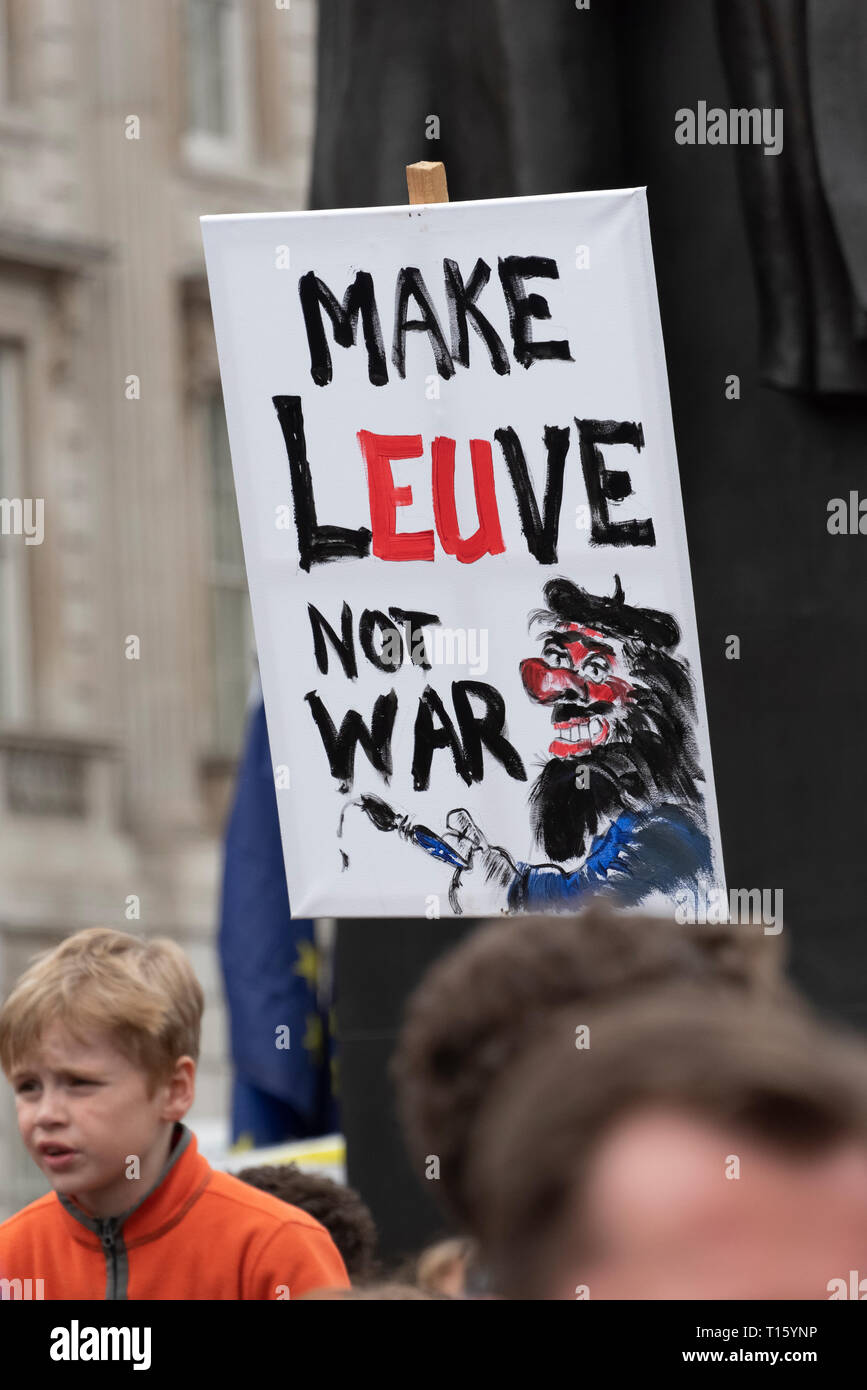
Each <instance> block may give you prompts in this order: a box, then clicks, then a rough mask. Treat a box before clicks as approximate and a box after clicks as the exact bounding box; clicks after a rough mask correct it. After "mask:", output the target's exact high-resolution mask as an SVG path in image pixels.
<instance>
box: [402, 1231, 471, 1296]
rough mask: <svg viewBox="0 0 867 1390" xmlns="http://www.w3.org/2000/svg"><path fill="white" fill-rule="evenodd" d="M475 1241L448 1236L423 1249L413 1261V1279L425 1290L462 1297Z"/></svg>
mask: <svg viewBox="0 0 867 1390" xmlns="http://www.w3.org/2000/svg"><path fill="white" fill-rule="evenodd" d="M475 1253H476V1247H475V1242H474V1241H470V1240H466V1239H463V1238H462V1237H460V1236H452V1237H450V1238H449V1239H447V1240H439V1241H437V1242H436V1243H435V1244H434V1245H429V1246H427V1247H426V1249H424V1250H423V1251H422V1252H421V1254H420V1255H419V1256H418V1257H417V1258H416V1261H415V1270H414V1274H415V1280H414V1282H415V1283H416V1284H417V1285H418V1287H419V1288H420V1289H426V1290H427V1291H428V1292H429V1293H440V1294H445V1295H446V1296H447V1297H448V1298H463V1297H464V1295H465V1294H466V1292H467V1272H468V1270H469V1268H470V1265H471V1262H472V1260H473V1258H474V1256H475Z"/></svg>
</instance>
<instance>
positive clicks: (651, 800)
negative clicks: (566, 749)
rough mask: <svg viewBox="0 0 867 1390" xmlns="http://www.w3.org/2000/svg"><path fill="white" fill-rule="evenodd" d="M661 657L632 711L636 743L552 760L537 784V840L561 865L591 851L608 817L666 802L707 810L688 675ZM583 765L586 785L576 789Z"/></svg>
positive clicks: (629, 727)
mask: <svg viewBox="0 0 867 1390" xmlns="http://www.w3.org/2000/svg"><path fill="white" fill-rule="evenodd" d="M654 657H655V661H654V662H652V663H651V662H648V663H647V664H646V665H644V669H643V670H642V671H641V672H640V674H641V676H642V677H643V679H644V680H645V681H646V682H647V683H648V686H649V688H647V689H645V690H643V691H642V692H641V693H640V694H638V695H637V699H636V704H635V705H634V706H633V707H632V708H631V709H630V711H629V717H628V722H627V723H626V725H625V727H624V732H625V733H626V734H627V736H628V737H629V742H624V743H604V744H602V745H600V747H598V748H592V749H591V750H590V752H589V753H588V754H587V755H586V756H585V757H581V758H578V757H574V758H556V757H555V758H551V760H550V761H549V762H547V763H546V764H545V766H544V767H543V768H542V771H541V773H540V774H539V776H538V777H537V779H536V781H535V783H534V784H533V789H532V791H531V792H530V810H531V819H532V824H533V830H534V833H535V837H536V843H537V844H539V845H541V846H542V848H543V849H544V851H545V853H546V854H547V855H548V856H549V858H550V859H552V860H554V861H555V862H556V863H566V862H568V861H569V860H570V859H577V858H579V857H581V856H582V855H584V854H586V852H587V850H588V849H589V847H590V843H591V841H592V838H593V836H594V835H596V834H597V831H598V828H599V825H600V823H601V822H602V820H603V818H605V817H608V818H610V819H611V820H616V819H617V817H618V816H619V815H620V814H621V813H622V812H623V811H635V812H641V811H646V810H649V809H650V808H651V807H653V806H658V805H660V804H661V803H663V802H665V801H674V802H677V803H679V804H683V803H684V802H686V803H687V804H689V805H691V806H693V807H694V808H695V809H696V810H699V811H700V810H701V807H702V798H701V793H700V791H699V788H698V782H699V781H700V780H701V769H700V766H699V763H698V759H697V755H696V748H695V740H694V736H693V718H694V716H693V710H692V700H691V691H690V689H689V681H688V677H686V674H685V672H682V671H678V669H677V668H676V667H674V669H672V668H671V667H669V668H668V669H665V667H666V666H667V665H668V661H670V658H669V659H668V660H667V661H666V662H664V663H663V662H661V659H660V654H658V653H654ZM642 664H644V663H642ZM638 665H639V662H638V661H636V662H635V665H634V666H633V670H635V668H636V667H637V666H638ZM659 665H663V670H662V671H661V670H660V669H659ZM672 665H673V663H672ZM654 666H655V667H656V669H653V667H654ZM672 677H675V679H674V680H673V679H672ZM677 677H680V679H677ZM614 732H616V730H614ZM582 768H583V769H585V771H586V773H587V774H588V775H587V778H586V780H587V786H586V787H582V786H576V784H575V777H576V774H577V772H578V771H579V769H582Z"/></svg>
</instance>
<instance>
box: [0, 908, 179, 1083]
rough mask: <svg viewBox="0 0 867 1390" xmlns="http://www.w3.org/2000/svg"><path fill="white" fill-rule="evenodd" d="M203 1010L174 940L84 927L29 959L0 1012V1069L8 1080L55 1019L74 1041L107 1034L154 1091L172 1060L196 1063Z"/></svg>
mask: <svg viewBox="0 0 867 1390" xmlns="http://www.w3.org/2000/svg"><path fill="white" fill-rule="evenodd" d="M204 1005H205V1000H204V995H203V993H202V987H201V985H200V984H199V982H198V980H197V979H196V976H195V973H194V971H193V967H192V965H191V964H190V962H189V960H188V959H187V957H186V956H185V955H184V953H183V951H182V950H181V948H180V946H177V945H176V944H175V942H174V941H169V940H168V939H167V938H164V937H159V938H156V939H154V940H153V941H141V940H139V939H138V938H137V937H134V936H128V935H127V934H126V933H125V932H120V931H114V930H112V929H111V928H109V927H89V928H87V929H86V930H85V931H80V932H76V933H75V935H74V936H68V937H67V938H66V940H65V941H62V942H61V943H60V945H59V946H57V947H55V949H54V950H53V951H46V952H43V953H42V954H41V955H39V956H37V957H35V959H34V961H33V963H32V964H31V966H30V967H29V969H28V970H26V971H25V972H24V974H23V975H22V976H21V978H20V979H19V981H18V983H17V984H16V985H15V987H14V989H13V990H12V993H11V994H10V995H9V998H8V999H7V1000H6V1002H5V1004H4V1005H3V1008H2V1009H0V1066H2V1068H3V1070H4V1072H5V1073H6V1074H7V1076H8V1075H9V1073H10V1072H11V1071H12V1070H13V1068H14V1067H15V1066H17V1065H20V1064H21V1062H22V1061H24V1060H25V1059H26V1057H27V1056H28V1055H29V1054H31V1053H32V1052H33V1051H34V1049H35V1048H37V1047H38V1046H39V1042H40V1040H41V1038H42V1036H43V1034H44V1031H45V1029H46V1027H47V1026H49V1025H50V1024H51V1023H53V1022H55V1021H58V1022H61V1023H63V1024H64V1026H65V1027H67V1028H68V1029H69V1031H70V1032H71V1033H72V1034H73V1036H74V1037H77V1038H79V1039H81V1038H82V1037H83V1035H84V1034H86V1033H91V1032H102V1033H106V1032H107V1033H109V1034H110V1035H111V1036H112V1038H113V1040H114V1041H115V1043H116V1045H117V1047H118V1049H119V1050H120V1051H121V1052H122V1053H123V1055H124V1056H126V1057H127V1058H128V1059H129V1060H130V1061H131V1062H133V1063H134V1065H135V1066H137V1067H139V1068H140V1069H141V1070H142V1071H144V1072H146V1073H147V1076H148V1080H149V1085H150V1087H151V1090H152V1091H153V1089H154V1088H155V1087H156V1085H157V1084H158V1082H159V1081H161V1080H163V1079H165V1078H166V1077H167V1076H169V1075H170V1074H171V1072H172V1070H173V1068H174V1065H175V1063H176V1062H177V1060H178V1058H179V1057H183V1056H188V1057H192V1058H193V1060H194V1061H196V1060H197V1059H198V1055H199V1033H200V1029H201V1021H202V1012H203V1010H204Z"/></svg>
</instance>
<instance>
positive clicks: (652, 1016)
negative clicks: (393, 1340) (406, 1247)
mask: <svg viewBox="0 0 867 1390" xmlns="http://www.w3.org/2000/svg"><path fill="white" fill-rule="evenodd" d="M783 966H784V960H783V953H782V950H781V947H780V944H779V939H778V938H776V937H774V938H770V937H765V936H756V935H752V934H750V932H749V929H748V928H744V927H742V926H734V925H726V926H718V927H714V926H704V927H681V926H677V925H676V924H674V923H673V922H669V921H666V920H663V919H655V918H650V917H646V916H642V915H639V914H634V913H632V914H623V913H616V912H613V911H611V910H608V909H606V908H603V907H592V908H591V909H589V910H588V911H585V912H584V913H583V914H581V915H580V916H578V917H573V918H563V917H537V918H536V917H523V918H517V919H513V920H510V921H507V922H503V921H496V922H491V923H490V924H487V925H484V926H482V927H480V928H479V929H478V930H477V931H476V932H474V933H473V934H472V935H471V936H470V937H469V938H468V939H466V940H465V941H464V942H463V943H462V944H460V945H459V946H458V947H457V948H456V949H454V950H453V951H452V952H451V953H450V954H448V955H447V956H445V957H443V958H441V959H440V960H439V961H438V962H437V963H436V964H435V965H434V967H433V968H432V969H431V970H430V971H429V973H428V974H427V976H426V977H425V978H424V980H423V981H422V983H421V984H420V986H419V987H418V989H417V990H416V992H415V994H414V996H413V997H412V998H411V1000H410V1002H409V1004H408V1008H407V1011H406V1017H405V1023H404V1027H403V1032H402V1037H401V1040H400V1045H399V1047H398V1049H397V1052H396V1055H395V1059H394V1064H393V1068H394V1081H395V1085H396V1088H397V1097H398V1102H399V1109H400V1114H401V1117H402V1123H403V1127H404V1133H405V1138H406V1143H407V1146H408V1149H409V1152H410V1154H411V1156H412V1159H413V1162H414V1164H415V1165H416V1166H417V1170H418V1172H419V1175H420V1178H421V1180H422V1181H424V1180H425V1175H427V1177H428V1178H433V1179H434V1180H433V1181H431V1182H430V1187H431V1189H432V1190H433V1192H434V1193H435V1195H436V1197H437V1199H438V1201H439V1202H440V1203H441V1206H442V1213H443V1223H444V1232H446V1231H448V1232H450V1234H448V1235H447V1236H445V1235H444V1239H443V1240H442V1241H441V1242H440V1243H438V1244H436V1245H434V1246H432V1247H431V1248H429V1249H427V1250H425V1251H423V1252H422V1253H421V1254H419V1256H418V1257H417V1258H415V1259H412V1260H409V1261H404V1262H403V1264H402V1265H401V1266H400V1267H399V1268H397V1269H388V1268H383V1267H382V1266H380V1265H378V1264H377V1259H376V1231H375V1227H374V1223H373V1220H372V1218H371V1216H370V1213H369V1212H368V1211H367V1209H366V1208H365V1206H364V1204H363V1203H362V1202H361V1200H360V1198H358V1197H357V1196H356V1194H354V1193H353V1192H352V1191H351V1190H347V1189H346V1188H342V1187H340V1186H338V1185H337V1184H334V1183H331V1182H330V1181H329V1180H327V1179H323V1178H314V1177H310V1176H306V1175H304V1174H302V1173H299V1172H298V1171H297V1170H294V1171H292V1170H290V1169H286V1168H271V1169H267V1168H262V1169H253V1170H248V1171H247V1172H246V1173H243V1174H241V1175H240V1176H241V1177H242V1178H244V1179H245V1180H246V1181H248V1182H251V1183H253V1184H255V1185H257V1186H262V1187H264V1188H265V1189H266V1190H267V1191H269V1192H271V1193H273V1194H275V1195H277V1196H280V1197H283V1198H284V1199H285V1200H286V1201H290V1202H292V1203H294V1204H296V1205H301V1206H305V1207H307V1209H308V1210H309V1211H310V1212H311V1213H312V1214H314V1215H315V1216H316V1217H317V1218H318V1219H319V1220H320V1221H321V1222H322V1223H323V1224H324V1225H325V1226H326V1227H327V1228H328V1229H329V1230H330V1231H331V1233H332V1236H333V1239H334V1241H335V1243H336V1244H337V1246H338V1248H339V1249H340V1251H341V1253H342V1255H343V1257H344V1261H345V1264H346V1267H347V1271H348V1273H349V1275H350V1278H351V1279H352V1285H353V1286H352V1288H351V1289H350V1290H345V1289H344V1290H340V1291H336V1290H334V1291H331V1292H326V1291H322V1292H311V1293H308V1294H307V1295H306V1297H308V1298H324V1297H328V1298H342V1299H374V1298H375V1299H404V1298H406V1299H418V1298H428V1299H437V1298H439V1299H442V1298H478V1297H482V1298H485V1297H497V1296H505V1297H509V1298H518V1299H524V1298H530V1299H586V1298H593V1299H654V1298H656V1299H817V1298H819V1299H821V1298H829V1297H834V1296H841V1295H839V1294H836V1293H835V1290H837V1289H838V1288H841V1287H843V1286H844V1285H845V1287H847V1288H848V1280H849V1273H850V1271H851V1270H852V1269H855V1270H856V1271H857V1270H859V1269H860V1268H862V1267H863V1265H864V1252H865V1249H867V1065H865V1064H867V1052H865V1049H864V1045H863V1043H862V1042H861V1041H860V1040H859V1039H857V1038H856V1037H855V1036H854V1035H853V1036H847V1035H844V1034H842V1033H841V1032H840V1031H839V1030H838V1029H836V1028H833V1027H831V1026H830V1025H829V1024H828V1023H827V1022H824V1021H822V1020H821V1019H819V1018H818V1017H817V1016H816V1015H815V1014H814V1012H813V1011H812V1010H811V1008H810V1007H809V1006H808V1005H807V1003H806V1002H805V1001H804V1000H803V999H801V998H799V997H798V995H797V994H796V993H795V991H794V990H793V988H792V987H791V985H790V984H789V983H788V982H787V981H786V979H785V977H784V972H783ZM842 1296H848V1295H846V1294H844V1295H842ZM856 1296H857V1295H856Z"/></svg>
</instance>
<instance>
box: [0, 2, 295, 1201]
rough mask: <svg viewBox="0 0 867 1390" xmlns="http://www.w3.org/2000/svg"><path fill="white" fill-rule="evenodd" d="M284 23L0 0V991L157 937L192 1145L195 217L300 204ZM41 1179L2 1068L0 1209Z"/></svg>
mask: <svg viewBox="0 0 867 1390" xmlns="http://www.w3.org/2000/svg"><path fill="white" fill-rule="evenodd" d="M314 22H315V10H314V0H291V3H290V0H147V3H146V4H134V3H131V0H124V2H123V3H119V0H0V995H2V996H4V997H5V995H6V993H7V992H8V990H9V988H10V987H11V985H12V983H13V982H14V980H15V978H16V976H17V975H18V974H19V973H20V971H21V970H22V969H23V968H24V966H25V965H26V963H27V961H28V959H29V957H30V956H31V955H32V954H33V953H34V952H36V951H38V950H41V949H44V948H46V947H50V946H51V945H53V944H55V943H56V942H57V941H58V940H60V938H61V937H62V936H64V935H65V934H67V933H69V932H71V931H75V930H77V929H79V928H80V927H84V926H89V925H94V924H101V925H112V926H117V927H120V928H122V929H124V930H132V931H137V932H140V933H142V934H146V935H159V934H163V933H165V934H168V935H170V936H172V937H174V938H175V939H176V940H178V941H179V942H180V943H181V944H182V945H183V946H184V947H185V949H186V950H187V951H188V952H189V954H190V955H191V957H192V960H193V963H194V965H195V968H196V970H197V972H198V975H199V977H200V979H201V980H202V983H203V985H204V987H205V991H206V996H207V1009H206V1014H205V1027H204V1038H203V1053H202V1059H201V1067H200V1072H199V1084H198V1096H197V1101H196V1106H195V1109H194V1110H193V1112H192V1115H191V1120H192V1123H193V1126H194V1127H198V1128H199V1132H200V1135H201V1136H202V1137H203V1138H204V1137H205V1135H215V1134H216V1133H217V1132H218V1130H219V1126H220V1124H221V1122H222V1121H223V1120H224V1119H225V1116H226V1114H227V1110H228V1077H229V1072H228V1060H227V1051H226V1028H225V1019H224V1013H223V1003H222V991H221V983H220V979H219V973H218V963H217V957H216V951H215V944H214V943H215V927H216V919H217V894H218V887H219V871H220V846H221V826H222V819H223V815H224V812H225V808H226V804H227V797H228V793H229V789H230V787H231V779H232V773H233V769H234V764H235V760H236V758H237V754H238V751H239V746H240V740H241V734H242V723H243V714H244V704H245V698H246V692H247V688H248V683H249V678H250V656H251V629H250V621H249V609H248V602H247V595H246V589H245V583H244V567H243V558H242V553H241V548H240V535H239V532H238V526H237V518H236V513H235V501H234V492H233V486H232V476H231V465H230V461H229V454H228V446H227V441H226V437H225V428H224V422H223V412H222V400H221V395H220V386H219V374H218V368H217V359H216V350H215V346H214V341H213V333H212V327H211V320H210V311H209V307H208V296H207V286H206V281H205V275H204V260H203V256H202V248H201V238H200V232H199V222H198V219H199V216H200V214H202V213H213V212H235V211H257V210H269V211H273V210H275V209H284V208H293V207H301V206H304V202H305V196H306V189H307V181H308V172H309V171H308V159H309V151H310V146H311V141H312V119H313V81H314V32H313V31H314ZM39 499H42V500H43V502H44V512H43V516H44V537H43V538H42V541H41V544H40V543H38V542H39V539H40V537H39V534H38V529H37V526H36V524H35V518H36V517H38V515H39ZM28 518H29V519H30V520H31V521H33V524H32V525H29V524H28ZM206 1147H207V1144H206ZM44 1189H45V1184H44V1182H43V1180H42V1179H41V1177H40V1175H39V1174H38V1173H37V1172H36V1170H35V1169H34V1168H33V1165H32V1164H31V1163H30V1161H29V1160H28V1159H27V1158H26V1157H25V1156H24V1154H23V1152H22V1149H21V1145H20V1141H19V1139H18V1137H17V1131H16V1129H15V1125H14V1107H13V1104H12V1100H11V1094H10V1092H9V1088H8V1087H4V1089H3V1093H2V1101H0V1219H2V1218H3V1217H5V1216H7V1215H9V1214H10V1212H11V1211H13V1210H14V1209H16V1208H17V1207H18V1206H20V1205H21V1204H22V1203H23V1202H24V1201H26V1200H30V1199H31V1198H32V1197H33V1196H36V1195H38V1194H39V1193H40V1192H41V1191H43V1190H44Z"/></svg>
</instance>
